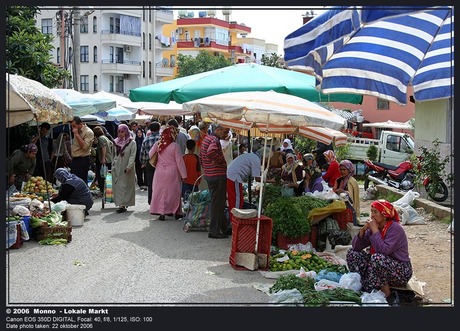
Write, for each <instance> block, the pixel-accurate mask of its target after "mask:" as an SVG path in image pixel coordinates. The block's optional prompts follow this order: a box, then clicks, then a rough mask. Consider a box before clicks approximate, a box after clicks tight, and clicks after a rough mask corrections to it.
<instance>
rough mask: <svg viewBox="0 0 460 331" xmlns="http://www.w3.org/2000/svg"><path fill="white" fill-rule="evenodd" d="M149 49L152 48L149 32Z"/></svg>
mask: <svg viewBox="0 0 460 331" xmlns="http://www.w3.org/2000/svg"><path fill="white" fill-rule="evenodd" d="M149 49H152V34H151V33H149Z"/></svg>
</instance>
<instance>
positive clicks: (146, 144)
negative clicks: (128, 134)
mask: <svg viewBox="0 0 460 331" xmlns="http://www.w3.org/2000/svg"><path fill="white" fill-rule="evenodd" d="M149 132H151V131H149ZM158 140H160V133H159V132H158V131H157V132H151V134H150V135H149V136H147V137H146V138H145V139H144V141H143V142H142V147H141V151H140V154H139V161H140V162H141V164H147V162H149V159H150V158H149V151H150V149H151V148H152V146H153V144H155V143H156V142H157V141H158Z"/></svg>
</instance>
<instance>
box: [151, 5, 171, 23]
mask: <svg viewBox="0 0 460 331" xmlns="http://www.w3.org/2000/svg"><path fill="white" fill-rule="evenodd" d="M155 19H156V21H157V22H163V23H166V24H171V23H173V22H174V13H173V11H172V10H171V9H167V8H165V7H161V6H157V7H156V8H155Z"/></svg>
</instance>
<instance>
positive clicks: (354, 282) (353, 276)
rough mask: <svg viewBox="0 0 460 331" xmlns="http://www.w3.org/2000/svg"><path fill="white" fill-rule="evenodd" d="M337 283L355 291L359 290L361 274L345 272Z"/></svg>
mask: <svg viewBox="0 0 460 331" xmlns="http://www.w3.org/2000/svg"><path fill="white" fill-rule="evenodd" d="M339 284H341V285H343V286H345V287H346V288H349V289H350V290H353V291H355V292H359V291H361V286H362V284H361V275H360V274H359V273H357V272H347V273H346V274H343V275H342V277H340V280H339Z"/></svg>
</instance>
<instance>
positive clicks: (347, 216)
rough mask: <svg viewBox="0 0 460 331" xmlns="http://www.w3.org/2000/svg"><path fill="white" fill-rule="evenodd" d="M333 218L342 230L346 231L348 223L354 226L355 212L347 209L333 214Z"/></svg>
mask: <svg viewBox="0 0 460 331" xmlns="http://www.w3.org/2000/svg"><path fill="white" fill-rule="evenodd" d="M331 218H332V219H334V220H336V221H337V223H338V225H339V228H340V229H341V230H346V229H347V223H351V224H353V211H352V210H351V209H348V208H347V209H345V210H344V211H341V212H337V213H332V215H331Z"/></svg>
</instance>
